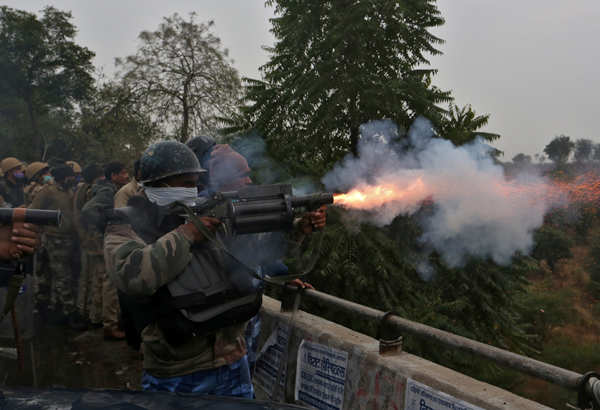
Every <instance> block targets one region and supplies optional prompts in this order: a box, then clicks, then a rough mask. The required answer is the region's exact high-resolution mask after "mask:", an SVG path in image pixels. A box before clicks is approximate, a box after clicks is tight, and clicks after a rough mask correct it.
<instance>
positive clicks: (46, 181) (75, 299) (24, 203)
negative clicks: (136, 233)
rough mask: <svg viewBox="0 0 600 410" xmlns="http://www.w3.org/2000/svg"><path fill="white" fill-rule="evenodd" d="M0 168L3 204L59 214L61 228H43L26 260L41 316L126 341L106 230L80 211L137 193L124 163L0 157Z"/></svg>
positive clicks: (58, 322)
mask: <svg viewBox="0 0 600 410" xmlns="http://www.w3.org/2000/svg"><path fill="white" fill-rule="evenodd" d="M0 169H1V171H2V179H1V180H0V207H4V208H6V207H8V208H16V207H27V208H33V209H49V210H60V211H61V212H62V216H63V218H62V223H61V225H60V226H58V227H47V228H45V229H44V231H43V236H42V246H41V247H40V248H39V249H38V251H37V252H36V255H35V258H34V260H35V262H34V263H33V265H31V269H32V270H34V272H30V273H33V274H34V275H35V287H36V289H35V292H36V297H35V298H36V310H37V314H38V315H39V317H40V318H41V320H42V321H43V322H45V323H50V324H55V325H67V326H69V327H71V328H73V329H76V330H86V329H88V328H90V327H103V328H104V337H105V339H109V340H120V339H124V338H125V334H124V333H123V331H122V330H120V329H119V304H118V299H117V291H116V288H115V286H114V285H113V284H112V283H111V281H110V279H109V277H108V275H107V272H106V269H105V262H104V255H103V236H104V232H103V229H104V228H103V227H102V226H99V225H98V224H95V223H94V221H93V213H92V216H89V215H86V213H85V212H84V209H87V208H86V206H87V207H88V208H91V207H93V206H94V204H95V203H97V202H98V201H99V200H102V201H104V202H105V201H106V200H109V201H111V202H114V200H115V199H118V198H121V201H123V199H122V198H124V195H126V191H127V190H130V191H131V190H133V193H135V190H136V187H137V182H136V181H135V179H134V180H132V181H130V177H129V173H128V170H127V167H126V166H125V164H122V163H120V162H111V163H109V164H106V165H105V166H104V167H101V166H99V165H97V164H89V165H87V166H85V167H84V168H83V169H82V167H81V166H80V165H79V164H78V163H77V162H75V161H66V162H64V163H58V164H54V165H53V166H50V165H49V164H47V163H43V162H32V163H30V164H24V163H23V162H22V161H20V160H18V159H17V158H14V157H9V158H4V159H3V160H2V161H1V162H0ZM130 182H131V183H130ZM126 185H127V187H126V188H124V187H125V186H126ZM121 188H124V190H123V192H121V193H119V195H116V194H117V192H118V191H119V190H120V189H121ZM125 201H126V200H125ZM121 206H123V205H121ZM88 214H89V212H88ZM86 216H87V217H86Z"/></svg>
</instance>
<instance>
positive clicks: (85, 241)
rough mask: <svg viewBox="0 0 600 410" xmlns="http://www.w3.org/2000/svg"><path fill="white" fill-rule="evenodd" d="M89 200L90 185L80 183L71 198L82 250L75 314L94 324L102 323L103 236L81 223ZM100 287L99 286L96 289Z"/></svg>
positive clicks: (90, 193)
mask: <svg viewBox="0 0 600 410" xmlns="http://www.w3.org/2000/svg"><path fill="white" fill-rule="evenodd" d="M91 198H92V185H91V184H88V183H80V184H78V185H77V190H76V191H75V195H74V198H73V213H74V219H73V221H74V223H75V228H76V230H77V236H78V237H79V243H80V246H81V276H80V277H79V288H78V292H77V301H76V306H77V311H78V312H79V314H80V315H81V317H83V318H89V320H90V321H91V322H92V323H94V324H99V323H102V277H103V275H104V256H103V253H102V235H101V234H100V233H98V232H96V231H95V230H94V227H93V226H88V225H87V224H86V223H85V221H84V220H83V219H82V213H81V210H82V208H83V206H84V205H85V203H86V202H88V201H89V200H90V199H91ZM98 285H100V286H98Z"/></svg>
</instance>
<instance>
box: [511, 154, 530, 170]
mask: <svg viewBox="0 0 600 410" xmlns="http://www.w3.org/2000/svg"><path fill="white" fill-rule="evenodd" d="M512 162H513V164H515V165H517V166H519V167H523V166H527V165H531V155H525V154H523V153H519V154H517V155H515V156H514V157H513V159H512Z"/></svg>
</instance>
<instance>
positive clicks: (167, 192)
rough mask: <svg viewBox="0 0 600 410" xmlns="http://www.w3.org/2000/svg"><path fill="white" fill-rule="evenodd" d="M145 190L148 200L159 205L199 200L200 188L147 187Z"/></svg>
mask: <svg viewBox="0 0 600 410" xmlns="http://www.w3.org/2000/svg"><path fill="white" fill-rule="evenodd" d="M144 192H145V193H146V196H147V197H148V200H149V201H150V202H152V203H154V204H156V205H158V206H166V205H170V204H172V203H173V202H183V203H184V204H186V205H191V204H193V203H194V202H196V201H197V200H198V188H183V187H160V188H155V187H145V188H144Z"/></svg>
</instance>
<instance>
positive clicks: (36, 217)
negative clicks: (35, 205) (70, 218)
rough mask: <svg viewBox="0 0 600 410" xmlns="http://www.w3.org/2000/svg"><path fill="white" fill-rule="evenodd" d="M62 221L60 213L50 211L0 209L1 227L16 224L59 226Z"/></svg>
mask: <svg viewBox="0 0 600 410" xmlns="http://www.w3.org/2000/svg"><path fill="white" fill-rule="evenodd" d="M61 220H62V214H61V212H60V211H51V210H48V209H27V208H0V225H12V224H13V223H15V222H22V223H30V224H32V225H52V226H59V225H60V223H61Z"/></svg>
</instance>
